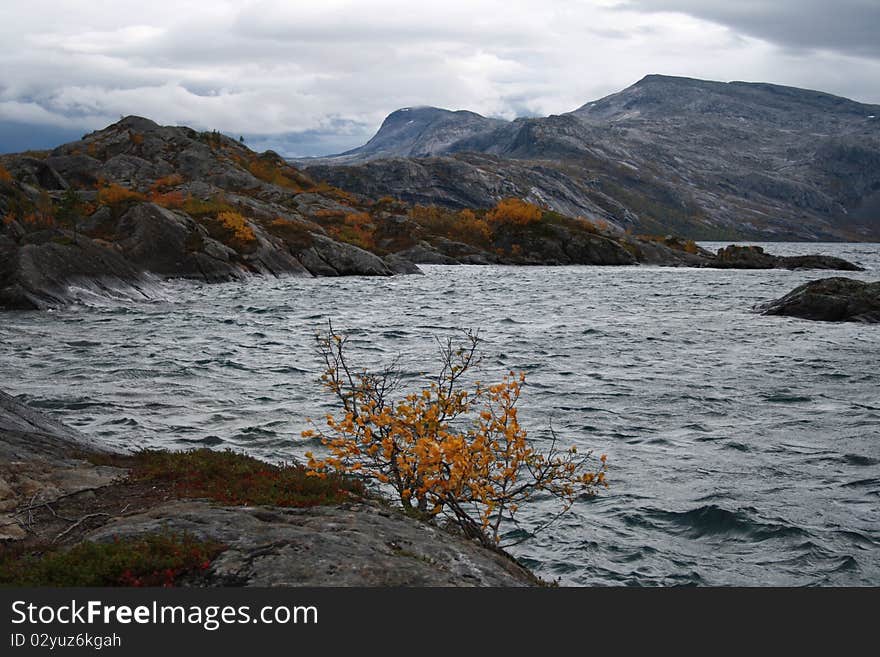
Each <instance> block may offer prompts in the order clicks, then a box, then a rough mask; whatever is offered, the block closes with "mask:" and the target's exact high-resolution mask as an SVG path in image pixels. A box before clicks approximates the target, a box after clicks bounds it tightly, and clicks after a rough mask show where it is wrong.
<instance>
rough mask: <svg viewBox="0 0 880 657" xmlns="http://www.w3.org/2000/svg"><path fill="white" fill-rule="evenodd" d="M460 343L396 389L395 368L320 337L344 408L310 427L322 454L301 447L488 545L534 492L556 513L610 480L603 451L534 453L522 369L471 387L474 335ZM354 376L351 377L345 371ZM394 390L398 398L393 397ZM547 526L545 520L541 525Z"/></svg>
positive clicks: (329, 467)
mask: <svg viewBox="0 0 880 657" xmlns="http://www.w3.org/2000/svg"><path fill="white" fill-rule="evenodd" d="M468 340H469V342H467V343H465V344H464V345H463V346H461V347H459V346H458V345H455V344H453V342H452V341H451V340H450V341H448V342H446V343H441V361H440V371H439V375H435V376H433V377H429V378H428V379H427V380H426V381H425V384H424V385H423V386H421V387H419V388H418V389H416V390H413V391H412V392H409V393H408V394H400V395H399V396H398V394H399V392H398V390H397V386H398V385H400V384H399V381H400V379H399V372H395V371H394V370H393V369H390V370H385V371H384V372H381V371H380V372H369V371H366V370H361V369H359V368H357V367H354V366H353V365H352V364H350V363H348V362H347V357H346V353H345V349H346V339H345V338H344V337H342V336H340V335H338V334H336V333H334V332H333V329H332V326H331V328H330V333H329V334H328V335H327V336H319V342H318V346H319V349H320V352H321V356H322V359H323V362H324V365H325V369H324V374H323V376H322V377H321V379H322V382H323V384H324V387H325V388H326V389H327V390H328V391H329V392H331V393H332V394H333V395H334V396H335V397H336V401H337V402H338V403H339V405H340V406H341V408H340V409H339V411H340V412H339V413H338V414H337V415H334V414H332V413H328V414H327V415H326V426H327V429H326V430H319V429H311V430H307V431H305V432H303V437H304V438H313V437H319V438H320V439H321V442H322V444H323V445H324V447H325V448H326V449H327V452H328V454H327V456H325V457H324V458H318V457H316V456H315V455H313V454H311V453H307V454H306V457H307V458H308V459H309V462H308V467H309V469H310V473H311V474H312V475H313V476H316V477H321V478H324V477H327V476H328V475H330V474H332V473H339V474H346V475H354V476H358V477H363V478H365V479H367V480H370V481H374V482H379V483H382V484H385V485H388V486H390V487H392V488H393V489H394V491H395V492H396V493H397V495H398V498H399V501H400V504H401V505H402V506H403V507H404V508H405V509H407V510H410V511H412V512H417V513H421V514H423V515H431V516H437V515H441V514H442V515H443V516H445V517H446V518H447V519H448V520H450V521H452V522H454V523H456V524H457V525H458V527H459V528H460V529H461V530H462V531H463V532H464V533H465V535H466V536H468V537H470V538H475V539H478V540H479V541H481V542H482V543H483V544H484V545H486V546H488V547H494V546H496V545H497V544H498V543H499V541H500V538H501V536H502V529H503V527H502V523H505V524H506V523H509V524H510V525H513V526H515V525H516V513H517V510H518V508H519V506H520V504H522V503H524V502H527V501H528V500H530V499H532V498H533V497H535V496H538V495H547V496H551V497H555V498H557V500H558V502H559V504H560V507H561V509H560V511H559V513H560V514H561V513H563V512H565V511H567V510H568V509H569V508H570V507H571V506H572V505H573V504H574V502H575V500H576V499H577V498H578V496H580V495H594V494H595V493H597V492H598V489H599V488H601V487H607V482H606V471H607V465H606V458H605V456H604V455H602V456H601V457H600V458H599V459H598V460H597V461H596V463H595V466H596V469H594V470H590V469H588V466H589V457H590V454H587V455H586V456H580V455H578V453H577V450H576V449H575V448H574V447H572V448H570V449H568V450H558V449H557V448H556V441H555V435H554V441H553V442H552V443H551V445H550V449H549V450H548V451H547V452H546V453H541V452H540V451H538V450H537V449H536V448H535V446H534V445H532V444H531V443H530V442H529V441H528V440H527V437H526V430H525V428H523V427H522V426H521V425H520V424H519V419H518V413H517V411H518V408H517V403H518V402H519V398H520V393H521V391H522V387H523V385H524V383H525V375H524V374H519V375H517V374H515V373H513V372H510V373H509V374H508V375H506V376H504V377H503V378H502V379H501V381H500V382H499V383H497V384H494V385H489V386H485V385H483V384H481V383H479V382H476V383H474V384H473V386H469V385H468V384H467V383H466V381H467V379H466V378H464V377H463V375H464V374H465V373H466V372H468V370H470V369H472V368H473V367H475V366H476V364H477V358H476V357H475V353H476V348H477V338H476V336H475V335H473V334H468ZM349 373H350V374H349ZM395 397H397V398H395ZM545 526H546V525H545Z"/></svg>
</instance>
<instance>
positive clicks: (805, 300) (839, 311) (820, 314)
mask: <svg viewBox="0 0 880 657" xmlns="http://www.w3.org/2000/svg"><path fill="white" fill-rule="evenodd" d="M759 310H761V311H762V313H763V314H764V315H782V316H786V317H800V318H802V319H812V320H818V321H825V322H864V323H867V324H876V323H880V282H876V283H866V282H864V281H857V280H853V279H851V278H841V277H837V278H823V279H820V280H818V281H810V282H809V283H805V284H804V285H801V286H799V287H796V288H795V289H794V290H792V291H791V292H789V293H788V294H786V295H785V296H784V297H782V298H781V299H776V300H775V301H770V302H769V303H766V304H763V305H761V306H759Z"/></svg>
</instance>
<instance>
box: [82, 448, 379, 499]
mask: <svg viewBox="0 0 880 657" xmlns="http://www.w3.org/2000/svg"><path fill="white" fill-rule="evenodd" d="M121 458H122V461H121V462H120V461H119V459H120V457H115V461H114V464H116V465H120V466H122V467H128V468H130V474H129V480H130V481H133V482H146V483H151V484H165V485H168V486H170V487H171V489H172V491H173V492H174V493H175V495H177V496H179V497H190V498H208V499H211V500H214V501H216V502H220V503H222V504H234V505H269V506H287V507H308V506H318V505H322V504H338V503H340V502H344V501H346V500H350V499H351V498H352V496H362V495H363V494H364V488H363V486H362V484H361V483H360V482H359V481H357V480H356V479H353V478H350V477H343V476H334V477H330V478H327V479H321V480H319V479H315V478H314V477H309V476H307V474H306V473H307V470H306V468H304V467H302V466H299V465H272V464H269V463H265V462H264V461H260V460H258V459H255V458H253V457H251V456H246V455H244V454H239V453H237V452H233V451H231V450H226V451H223V452H217V451H213V450H210V449H204V448H202V449H196V450H191V451H186V452H167V451H161V450H144V451H141V452H138V453H136V454H134V455H132V456H130V457H121ZM92 460H94V459H92Z"/></svg>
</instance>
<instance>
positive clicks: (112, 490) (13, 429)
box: [0, 392, 540, 586]
mask: <svg viewBox="0 0 880 657" xmlns="http://www.w3.org/2000/svg"><path fill="white" fill-rule="evenodd" d="M115 459H123V460H122V461H120V463H124V457H123V455H119V454H113V453H112V452H108V451H107V450H106V449H104V448H102V447H101V446H100V445H99V444H97V443H95V442H94V441H91V440H89V439H88V438H87V437H85V436H83V435H81V434H79V433H78V432H76V431H73V430H71V429H69V428H68V427H65V426H64V425H62V424H60V423H58V422H56V421H55V420H53V419H50V418H48V417H46V416H44V415H42V414H40V413H37V412H35V411H34V410H32V409H30V408H29V407H27V406H26V405H24V404H22V403H20V402H19V401H17V400H16V399H15V398H13V397H11V396H10V395H8V394H6V393H3V392H0V550H8V549H16V550H18V552H20V553H22V554H32V553H40V552H41V551H44V550H46V549H47V546H51V547H52V548H53V549H54V548H60V549H62V550H68V551H69V550H71V549H73V548H74V547H75V546H77V545H82V544H84V543H97V544H107V543H112V542H114V541H120V540H127V539H132V538H138V537H145V536H151V535H158V534H160V533H162V534H167V533H169V532H171V533H172V534H176V535H186V536H188V537H190V538H192V539H195V540H199V541H212V542H214V543H217V544H221V545H222V546H223V548H222V551H220V553H219V554H218V555H217V556H216V558H214V559H213V560H212V562H211V563H210V566H209V567H207V568H205V569H204V571H203V572H200V573H199V574H198V578H197V579H195V580H188V581H187V580H185V581H183V582H181V583H180V584H181V585H197V586H534V585H536V584H539V583H540V582H539V580H538V579H537V578H536V577H535V576H533V575H532V574H531V573H530V572H528V571H527V570H526V569H525V568H523V567H522V566H520V565H519V564H517V563H516V562H515V561H514V560H513V559H512V558H510V557H508V556H507V555H505V554H503V553H501V552H493V551H490V550H486V549H484V548H482V547H481V546H480V545H478V544H477V543H474V542H472V541H469V540H466V539H464V538H462V537H461V536H459V535H456V534H453V533H450V532H448V531H446V530H444V529H441V528H439V527H437V526H434V525H430V524H427V523H424V522H421V521H419V520H416V519H413V518H410V517H407V516H405V515H403V514H402V513H401V512H399V511H398V510H396V509H394V508H391V507H390V506H388V505H387V504H385V503H384V502H383V501H382V500H377V499H374V498H362V499H359V498H352V499H351V500H350V501H347V502H344V503H340V504H325V505H316V506H308V507H303V508H290V507H278V506H271V505H232V504H221V503H218V502H216V501H211V500H208V499H191V498H182V497H180V496H178V495H175V494H174V493H173V489H169V488H164V487H163V486H161V485H155V484H154V485H151V486H146V485H145V484H144V483H142V482H141V483H138V482H136V481H133V480H132V478H131V477H130V476H129V471H128V470H127V469H126V468H125V467H118V466H114V465H107V464H106V463H112V462H114V460H115ZM233 485H234V482H233ZM0 554H2V553H0Z"/></svg>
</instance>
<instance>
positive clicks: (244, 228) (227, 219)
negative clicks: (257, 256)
mask: <svg viewBox="0 0 880 657" xmlns="http://www.w3.org/2000/svg"><path fill="white" fill-rule="evenodd" d="M217 221H219V222H220V223H221V224H222V225H223V227H224V228H226V229H227V230H230V231H232V234H233V235H232V236H233V239H235V240H238V241H239V242H244V243H250V242H253V241H254V240H256V239H257V238H256V235H254V230H253V228H251V227H250V225H249V224H248V222H247V220H246V219H245V218H244V217H243V216H241V215H240V214H239V213H238V212H234V211H232V210H228V211H226V212H221V213H220V214H218V215H217Z"/></svg>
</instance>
